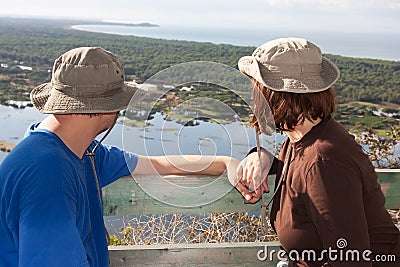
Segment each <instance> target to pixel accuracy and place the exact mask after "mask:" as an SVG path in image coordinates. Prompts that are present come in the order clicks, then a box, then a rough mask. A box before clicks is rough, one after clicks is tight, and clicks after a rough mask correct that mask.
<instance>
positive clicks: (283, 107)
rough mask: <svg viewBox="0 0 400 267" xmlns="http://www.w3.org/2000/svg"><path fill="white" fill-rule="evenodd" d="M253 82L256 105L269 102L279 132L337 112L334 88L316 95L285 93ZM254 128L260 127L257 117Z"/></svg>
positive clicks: (253, 122)
mask: <svg viewBox="0 0 400 267" xmlns="http://www.w3.org/2000/svg"><path fill="white" fill-rule="evenodd" d="M252 82H253V99H254V103H255V105H256V106H257V105H262V101H265V100H266V101H267V103H268V104H269V107H270V109H271V112H272V115H273V116H274V121H275V127H276V129H277V130H280V131H292V130H294V127H295V126H296V125H298V124H301V123H303V122H304V120H305V119H308V120H310V121H311V120H316V119H318V118H321V119H324V118H326V117H328V116H330V115H331V114H332V113H334V112H335V111H336V95H335V91H334V90H333V89H332V88H329V89H328V90H325V91H321V92H316V93H304V94H302V93H287V92H286V93H285V92H278V91H273V90H271V89H269V88H266V87H265V86H264V85H263V84H261V83H260V82H258V81H256V80H255V79H252ZM259 92H262V95H263V96H264V98H265V100H264V99H261V94H260V93H259ZM252 126H255V127H258V122H257V118H256V116H255V115H254V117H253V120H252Z"/></svg>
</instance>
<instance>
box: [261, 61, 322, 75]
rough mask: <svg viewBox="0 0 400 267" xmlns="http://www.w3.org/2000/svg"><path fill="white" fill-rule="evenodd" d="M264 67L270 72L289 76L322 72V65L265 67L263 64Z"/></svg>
mask: <svg viewBox="0 0 400 267" xmlns="http://www.w3.org/2000/svg"><path fill="white" fill-rule="evenodd" d="M261 66H262V67H265V68H266V69H268V70H269V72H277V73H283V74H287V75H291V74H302V73H307V74H320V73H321V72H322V64H299V65H280V66H274V65H267V64H266V65H264V64H261Z"/></svg>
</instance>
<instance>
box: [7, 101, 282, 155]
mask: <svg viewBox="0 0 400 267" xmlns="http://www.w3.org/2000/svg"><path fill="white" fill-rule="evenodd" d="M46 116H47V115H45V114H41V113H39V112H38V111H37V110H36V109H35V108H32V107H26V108H24V109H16V108H13V107H9V106H3V105H0V140H4V141H7V142H10V143H14V144H17V143H18V142H20V141H21V140H22V138H23V136H24V134H25V131H26V129H27V128H28V127H29V126H30V125H31V124H33V123H36V122H40V121H41V120H42V119H44V118H45V117H46ZM164 118H165V117H164V115H163V114H160V113H156V114H155V115H154V118H152V119H151V120H148V121H147V122H148V123H149V124H150V125H148V126H146V127H141V126H136V127H133V126H128V125H127V124H124V122H123V121H124V120H125V119H126V118H125V117H120V118H119V119H118V122H117V124H116V125H115V127H114V129H113V130H112V131H111V133H110V135H109V136H108V137H107V138H106V139H105V141H104V143H105V144H110V145H115V146H118V147H120V148H124V149H126V150H128V151H132V152H135V153H138V154H141V155H172V154H196V155H201V154H203V155H227V156H233V157H235V158H238V159H243V158H244V157H245V155H246V153H247V152H248V151H249V149H251V148H253V147H254V146H255V145H256V141H255V136H254V129H253V128H249V127H246V126H245V125H243V123H241V122H238V121H236V122H232V123H229V124H219V123H215V122H206V121H198V124H197V125H195V126H183V125H182V124H181V123H178V122H177V121H175V120H165V119H164ZM100 137H101V135H100V136H99V138H100ZM99 138H98V139H99ZM285 138H286V137H285V136H282V135H280V134H276V133H274V134H273V135H272V136H264V135H263V136H262V138H261V144H262V145H263V146H264V147H267V148H270V149H271V150H275V149H276V147H277V144H278V143H279V142H282V141H283V140H284V139H285ZM6 155H7V153H5V152H0V163H1V161H2V160H3V159H4V158H5V157H6Z"/></svg>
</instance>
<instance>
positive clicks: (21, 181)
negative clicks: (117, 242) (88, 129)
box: [0, 126, 137, 267]
mask: <svg viewBox="0 0 400 267" xmlns="http://www.w3.org/2000/svg"><path fill="white" fill-rule="evenodd" d="M96 143H97V141H94V142H93V143H92V144H91V145H90V151H91V149H93V147H94V145H95V144H96ZM95 163H96V170H97V175H98V178H99V184H100V187H103V186H106V185H108V184H110V183H112V182H113V181H115V180H117V179H118V178H120V177H122V176H126V175H129V174H130V171H132V170H134V168H135V167H136V164H137V155H135V154H133V153H128V152H124V151H123V150H121V149H119V148H116V147H112V146H107V145H102V144H101V145H99V147H98V148H97V149H96V152H95ZM0 194H1V195H0V237H1V238H0V239H1V240H0V266H7V267H13V266H40V267H43V266H68V267H72V266H108V251H107V241H106V237H105V236H106V235H105V229H104V221H103V212H102V207H101V206H102V205H101V203H100V201H99V198H98V191H97V187H96V181H95V178H94V175H93V170H92V166H91V163H90V160H89V158H88V157H87V156H83V159H80V158H79V157H77V156H76V155H75V154H74V153H73V152H72V151H71V150H70V149H69V148H68V147H67V146H66V145H65V144H64V143H63V142H62V141H61V139H60V138H59V137H58V136H57V135H55V134H54V133H52V132H49V131H46V130H43V129H35V126H31V127H30V129H29V131H28V133H27V136H26V137H25V138H24V139H23V140H22V141H21V142H20V143H19V144H18V145H17V146H16V147H15V148H14V149H13V151H12V152H11V153H10V154H9V155H8V156H7V157H6V158H5V159H4V161H3V163H2V164H1V165H0Z"/></svg>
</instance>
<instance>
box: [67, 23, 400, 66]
mask: <svg viewBox="0 0 400 267" xmlns="http://www.w3.org/2000/svg"><path fill="white" fill-rule="evenodd" d="M69 28H70V29H73V30H77V31H86V32H95V33H104V34H114V35H120V36H137V37H146V38H154V39H165V40H178V41H190V42H208V43H213V44H227V45H234V46H251V47H255V46H258V45H261V44H263V43H264V42H266V41H268V40H272V39H276V38H280V37H285V36H297V37H304V38H307V39H309V40H311V41H312V42H314V43H316V44H318V45H319V46H320V47H321V48H322V50H323V53H324V54H332V55H340V56H344V57H352V58H366V59H378V60H389V61H396V62H399V61H400V50H398V47H399V46H400V34H394V33H393V34H392V33H379V32H378V33H348V32H333V33H329V32H294V31H288V30H286V31H278V30H271V31H269V32H267V33H266V34H262V35H260V33H259V31H255V30H246V29H239V30H238V29H234V28H206V27H204V28H201V27H187V26H174V25H165V26H163V25H158V27H140V26H138V27H126V26H124V25H117V24H103V23H96V24H90V25H89V24H74V25H70V26H69ZM341 40H346V43H345V44H344V43H343V42H342V41H341ZM366 44H368V45H366Z"/></svg>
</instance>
